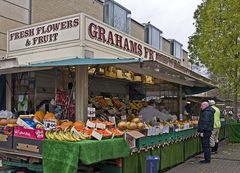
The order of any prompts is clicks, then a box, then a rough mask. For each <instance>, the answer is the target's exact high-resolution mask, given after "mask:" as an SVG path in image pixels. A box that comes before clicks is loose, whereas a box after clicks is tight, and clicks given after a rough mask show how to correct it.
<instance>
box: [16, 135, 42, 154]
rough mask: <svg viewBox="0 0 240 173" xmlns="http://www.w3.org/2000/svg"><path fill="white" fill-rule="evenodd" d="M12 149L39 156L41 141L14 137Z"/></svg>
mask: <svg viewBox="0 0 240 173" xmlns="http://www.w3.org/2000/svg"><path fill="white" fill-rule="evenodd" d="M13 149H15V150H22V151H28V152H33V153H39V154H41V153H42V140H35V139H28V138H22V137H16V136H14V137H13Z"/></svg>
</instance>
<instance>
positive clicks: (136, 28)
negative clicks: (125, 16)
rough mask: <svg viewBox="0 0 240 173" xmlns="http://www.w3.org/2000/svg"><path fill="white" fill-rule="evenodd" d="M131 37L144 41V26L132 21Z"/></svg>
mask: <svg viewBox="0 0 240 173" xmlns="http://www.w3.org/2000/svg"><path fill="white" fill-rule="evenodd" d="M131 35H132V36H133V37H135V38H137V39H139V40H142V41H144V26H142V25H141V24H139V23H138V22H136V21H135V20H131Z"/></svg>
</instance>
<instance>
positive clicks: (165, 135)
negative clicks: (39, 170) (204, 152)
mask: <svg viewBox="0 0 240 173" xmlns="http://www.w3.org/2000/svg"><path fill="white" fill-rule="evenodd" d="M63 23H68V24H69V23H71V25H69V26H68V27H65V28H64V29H63V30H59V31H57V33H53V31H49V32H43V31H42V34H41V33H40V30H44V28H51V26H53V25H57V24H59V25H63ZM70 26H71V27H70ZM25 31H26V32H25ZM27 31H31V32H32V33H35V32H37V33H38V34H37V33H35V34H33V35H28V36H26V37H22V38H17V37H16V35H18V34H19V33H21V32H25V33H28V32H27ZM103 31H104V32H103ZM46 33H47V34H48V35H46ZM8 34H9V38H10V40H9V43H8V45H9V46H8V60H7V61H4V60H2V61H0V63H2V64H5V66H6V68H2V69H0V72H1V74H7V81H8V85H9V87H8V91H7V94H12V95H11V97H10V98H8V99H7V107H8V110H15V109H16V110H17V112H14V116H13V115H8V113H6V112H4V113H3V116H2V117H1V118H2V119H1V121H0V122H1V125H2V126H3V128H2V130H1V134H2V136H3V140H2V142H1V143H0V148H8V149H9V150H12V152H14V151H24V152H27V153H34V154H36V153H37V154H39V155H42V156H43V158H42V159H43V170H44V172H46V173H48V172H56V170H58V171H57V172H59V173H60V172H61V171H62V172H76V171H77V170H78V163H80V164H83V165H91V164H94V163H99V162H103V161H106V160H109V159H122V166H121V165H117V166H113V169H116V170H118V171H119V172H124V173H125V172H129V169H130V168H131V170H132V171H133V172H136V173H139V172H143V170H144V167H145V164H144V156H147V155H157V156H160V158H161V161H160V165H159V169H160V170H163V169H166V168H169V167H171V166H173V165H176V164H178V163H181V162H183V161H184V160H185V159H187V158H188V157H190V156H192V155H193V154H195V153H198V152H199V151H200V149H199V144H200V142H199V138H198V136H197V133H196V129H195V127H196V124H197V118H194V117H193V118H192V117H191V120H190V119H189V120H182V118H180V114H181V113H182V112H183V110H182V107H183V103H182V96H183V94H184V92H196V91H194V90H195V89H196V88H198V89H199V88H202V89H205V90H208V89H211V88H214V87H215V85H214V83H212V82H211V81H210V80H208V79H206V78H204V77H202V76H200V75H198V74H196V73H194V72H192V71H191V70H189V69H187V68H184V67H182V66H181V65H179V60H177V59H176V58H174V57H171V56H169V55H166V54H163V53H162V52H160V51H158V50H156V49H154V48H151V47H150V46H149V45H147V44H146V43H143V42H141V41H139V40H136V39H135V38H132V37H131V36H128V35H126V34H124V33H121V32H119V31H117V30H116V29H114V28H111V27H109V26H107V25H106V24H103V23H101V22H99V21H97V20H96V19H94V18H92V17H89V16H87V15H85V14H77V15H73V16H68V17H64V18H60V19H55V20H52V21H47V22H43V23H40V24H34V25H32V26H29V27H23V28H20V29H16V30H12V31H10V32H9V33H8ZM52 34H55V35H52ZM113 35H114V37H116V38H118V39H117V40H115V39H113ZM47 36H48V37H53V36H54V37H56V40H55V42H53V40H52V41H46V42H41V40H42V38H44V37H47ZM57 38H58V39H57ZM119 39H122V40H119ZM123 42H124V44H123ZM26 43H28V44H26ZM103 57H105V58H103ZM8 63H10V64H11V65H12V66H13V67H12V68H10V69H9V66H8V65H9V64H8ZM2 67H4V65H3V66H2ZM9 73H11V74H9ZM183 86H184V87H185V88H187V90H186V91H184V87H183ZM9 88H10V89H9ZM150 99H155V100H157V101H158V103H159V107H163V105H164V110H163V111H164V113H162V114H164V115H168V116H172V115H175V116H174V117H175V119H173V120H170V121H167V120H166V121H165V120H158V119H154V121H153V122H145V121H143V119H142V118H141V115H140V114H139V111H140V110H141V109H142V108H143V107H144V104H145V102H146V101H148V100H150ZM9 105H10V106H9ZM166 105H167V107H168V109H170V110H166ZM169 112H171V113H169ZM34 154H31V157H35V156H34ZM136 158H137V159H136ZM10 161H11V160H10ZM39 162H41V160H40V161H39ZM130 163H131V164H130ZM103 164H104V163H103ZM99 169H100V170H102V171H105V172H107V170H104V169H105V168H99Z"/></svg>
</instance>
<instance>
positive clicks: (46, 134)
mask: <svg viewBox="0 0 240 173" xmlns="http://www.w3.org/2000/svg"><path fill="white" fill-rule="evenodd" d="M48 133H49V131H46V132H45V137H46V138H47V139H49V136H48Z"/></svg>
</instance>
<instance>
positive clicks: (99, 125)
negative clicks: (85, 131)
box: [96, 123, 106, 129]
mask: <svg viewBox="0 0 240 173" xmlns="http://www.w3.org/2000/svg"><path fill="white" fill-rule="evenodd" d="M96 128H98V129H106V124H102V123H97V124H96Z"/></svg>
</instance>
